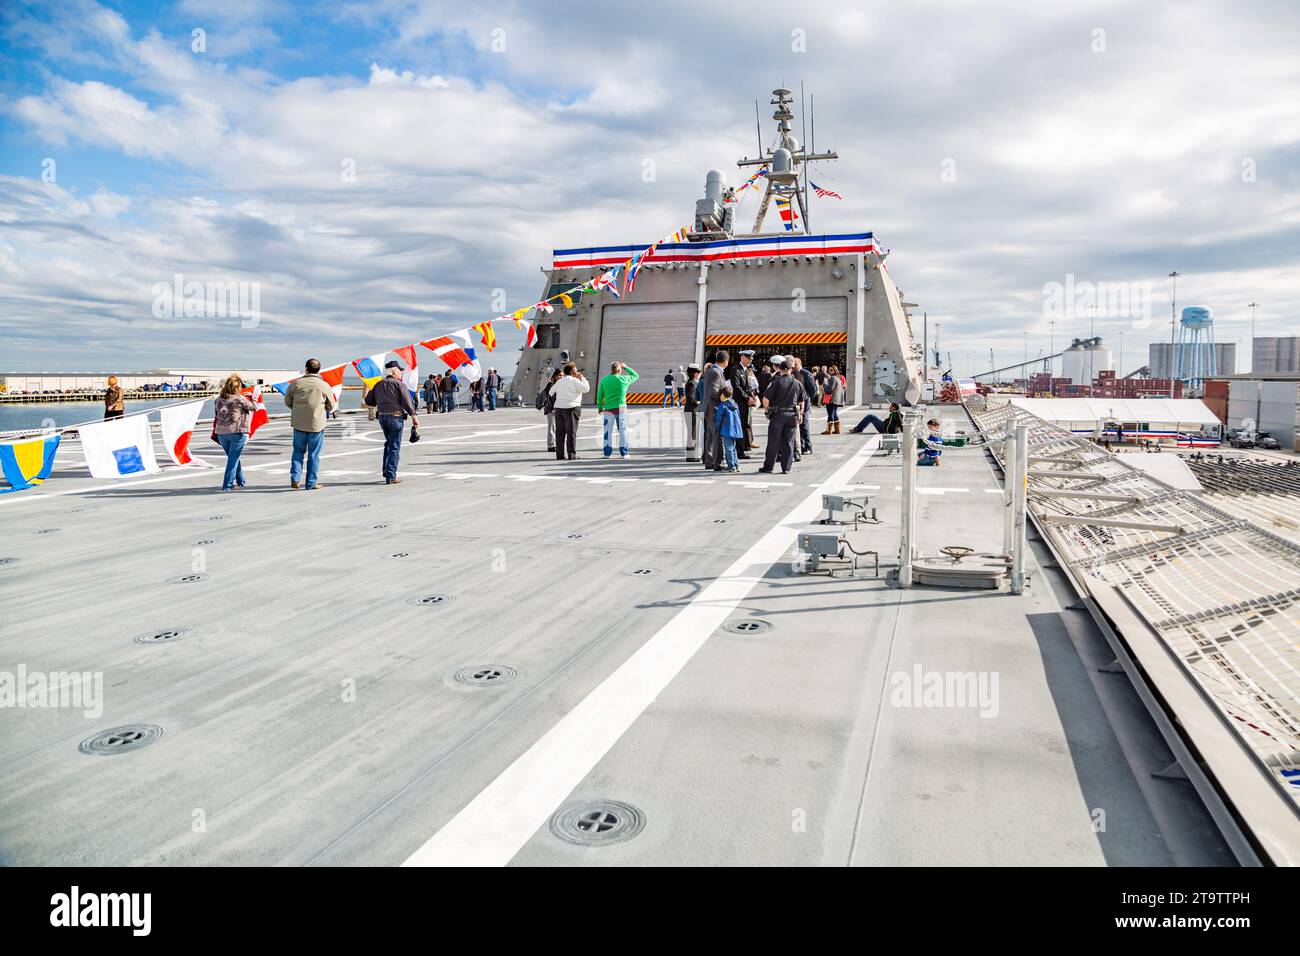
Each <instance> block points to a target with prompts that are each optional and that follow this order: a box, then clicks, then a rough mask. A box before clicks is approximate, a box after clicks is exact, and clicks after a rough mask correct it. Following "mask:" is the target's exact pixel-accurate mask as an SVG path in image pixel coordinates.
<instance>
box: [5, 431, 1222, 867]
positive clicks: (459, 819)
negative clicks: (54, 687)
mask: <svg viewBox="0 0 1300 956" xmlns="http://www.w3.org/2000/svg"><path fill="white" fill-rule="evenodd" d="M670 414H674V413H671V412H661V411H649V412H639V411H638V412H634V415H638V416H641V415H648V416H651V417H653V416H665V415H670ZM942 414H943V415H944V416H946V417H948V418H950V419H954V421H952V422H950V426H951V425H953V424H958V425H960V426H961V427H969V426H968V425H967V423H966V421H965V418H964V413H963V412H962V411H961V410H959V409H954V410H944V411H943V412H942ZM957 416H962V417H961V420H960V422H957V421H956V418H957ZM846 417H848V418H849V419H850V420H853V419H855V418H856V416H855V415H853V414H852V413H848V415H847V416H846ZM594 418H595V415H594V414H593V413H591V412H587V413H586V414H585V415H584V426H583V443H584V445H585V446H586V447H585V448H583V449H581V451H580V453H582V454H583V455H584V457H583V459H582V460H579V461H577V462H568V463H562V462H557V461H554V460H553V458H551V456H548V455H546V454H545V453H544V452H543V450H542V444H543V438H542V436H543V432H542V426H541V425H540V424H539V423H540V421H541V419H540V417H539V416H538V415H537V413H536V412H535V411H533V410H532V409H526V410H501V411H497V412H494V413H488V414H482V415H471V414H470V413H467V412H462V413H457V414H454V415H450V416H432V417H431V419H429V420H428V421H427V422H426V429H425V440H424V441H423V442H421V443H420V444H418V445H415V446H412V445H409V444H408V445H405V446H404V448H403V472H402V474H403V476H404V478H405V480H404V481H403V483H402V484H401V485H399V486H393V487H388V486H385V485H384V484H383V483H382V481H381V480H379V476H378V470H379V457H380V449H379V446H378V445H377V444H376V443H375V442H376V440H377V438H378V435H377V433H376V432H375V430H374V428H373V425H371V424H368V423H365V422H364V421H362V422H353V421H348V420H345V421H343V422H340V423H331V425H330V428H329V435H328V436H327V439H326V446H325V456H326V457H325V461H324V462H323V465H322V467H323V469H324V471H323V476H322V480H323V482H324V483H325V484H326V485H327V487H326V488H323V489H321V490H319V491H317V492H313V493H306V492H303V491H291V490H290V489H289V488H288V481H287V477H286V476H285V475H284V471H285V464H284V463H285V461H286V459H287V455H288V429H287V425H286V424H285V423H283V422H280V421H277V422H273V423H272V424H271V425H268V426H266V428H265V429H264V430H263V431H262V432H261V433H260V434H259V435H258V437H257V439H256V440H255V441H254V442H253V443H252V444H250V446H249V449H248V452H247V454H246V461H247V463H248V465H250V466H251V468H252V470H251V471H250V472H249V482H250V486H249V488H247V489H245V490H242V491H237V492H234V493H223V492H221V491H220V490H218V488H217V487H216V486H217V485H218V484H219V478H220V476H219V474H213V473H212V472H206V473H204V472H200V473H195V472H194V471H192V470H190V469H183V470H181V469H177V470H168V471H166V472H164V474H163V475H162V476H158V477H155V478H149V479H142V480H136V481H129V482H128V481H124V482H119V483H114V484H106V483H103V482H97V481H94V480H92V479H90V478H89V476H87V475H86V474H85V472H84V471H78V470H77V468H76V467H75V466H76V465H78V464H79V450H78V449H77V447H76V443H75V441H69V442H68V444H67V447H65V448H64V449H63V450H62V451H61V452H60V467H59V468H58V470H57V472H56V477H55V479H54V480H52V481H51V482H49V483H48V484H46V485H45V486H43V487H42V488H41V489H37V490H34V491H31V492H27V493H23V494H21V495H19V494H15V495H11V496H5V498H4V499H3V500H2V501H0V522H2V523H3V527H4V529H5V534H4V547H3V551H2V553H0V557H13V558H17V559H18V560H16V561H13V562H11V563H9V564H5V565H3V566H0V588H3V592H4V594H5V606H6V609H7V614H6V625H5V628H4V631H3V634H2V635H0V668H6V669H10V670H12V669H13V668H14V667H16V666H17V665H19V664H22V665H25V666H26V668H27V669H28V670H29V671H37V670H40V671H102V672H103V674H104V688H105V695H106V703H105V708H104V711H103V714H102V715H101V716H99V717H98V718H95V719H89V718H87V717H85V716H83V715H82V714H81V713H80V712H79V711H71V710H68V709H49V710H42V709H14V710H0V773H3V775H4V778H5V780H6V786H5V788H4V789H3V792H0V861H2V862H5V863H9V864H309V863H314V864H379V865H390V864H399V863H402V862H411V863H456V862H464V863H473V862H483V863H506V862H512V863H514V864H519V865H530V864H532V865H537V864H563V865H588V864H590V865H625V864H705V865H710V864H813V865H816V864H830V865H842V864H1037V865H1062V864H1067V865H1070V864H1073V865H1105V864H1110V865H1129V864H1155V865H1161V864H1171V863H1211V864H1213V863H1223V864H1226V863H1229V862H1230V861H1231V857H1230V855H1229V854H1228V853H1227V851H1226V849H1225V848H1224V846H1223V845H1222V843H1221V841H1220V840H1219V838H1218V836H1217V834H1216V833H1215V832H1214V830H1213V827H1212V826H1211V824H1210V822H1209V820H1208V817H1207V816H1206V814H1205V813H1204V811H1203V809H1202V808H1201V807H1200V805H1199V803H1197V802H1196V800H1195V797H1194V796H1193V795H1192V793H1191V791H1190V789H1189V788H1187V787H1186V785H1185V784H1182V783H1179V782H1175V781H1167V780H1158V779H1155V778H1153V777H1152V776H1151V775H1150V771H1151V770H1152V769H1158V768H1159V767H1161V766H1164V764H1167V763H1168V762H1169V760H1170V758H1169V757H1168V755H1167V753H1165V752H1164V751H1163V745H1162V744H1161V742H1160V738H1159V736H1158V734H1157V733H1156V731H1155V729H1154V728H1153V727H1152V726H1151V725H1150V721H1149V719H1148V718H1147V716H1146V714H1145V711H1144V710H1143V708H1142V706H1141V704H1140V703H1139V702H1138V701H1137V699H1136V696H1135V695H1134V694H1133V692H1132V689H1131V687H1129V686H1128V684H1127V679H1126V678H1124V677H1123V676H1122V675H1118V676H1117V675H1112V674H1100V673H1098V671H1097V668H1098V667H1099V666H1100V665H1102V664H1105V663H1106V662H1107V661H1108V660H1109V656H1108V655H1106V654H1105V646H1104V641H1102V639H1101V637H1100V636H1099V635H1098V634H1097V633H1096V632H1095V631H1093V630H1092V629H1091V624H1090V623H1089V621H1088V619H1087V616H1086V615H1082V614H1077V613H1072V612H1069V611H1063V610H1062V607H1063V603H1065V602H1067V601H1068V600H1069V598H1068V597H1066V596H1064V595H1063V594H1059V595H1058V593H1057V591H1056V590H1055V588H1054V582H1053V581H1052V580H1050V579H1049V578H1048V577H1047V576H1046V574H1045V573H1044V572H1039V571H1038V569H1037V568H1036V567H1035V568H1034V569H1033V570H1034V572H1035V573H1034V576H1033V578H1032V583H1031V586H1030V587H1029V588H1028V589H1027V590H1026V592H1025V594H1023V595H1020V596H1012V595H1009V594H994V593H982V592H958V591H941V590H927V589H922V588H917V589H915V590H910V591H903V590H899V589H897V588H894V587H892V586H891V585H890V584H889V583H888V582H887V581H886V580H885V579H884V573H883V571H882V578H881V579H879V580H873V579H870V578H868V579H865V580H863V579H857V580H850V579H845V578H826V577H814V576H808V575H803V574H799V573H797V572H796V571H795V570H794V569H793V568H792V567H791V560H792V557H793V553H792V550H791V545H792V544H793V540H794V535H795V532H796V531H797V530H798V529H802V528H804V527H806V526H807V524H808V523H809V522H810V521H811V520H812V519H815V518H816V517H818V516H819V513H820V493H821V490H823V489H826V490H838V489H841V488H843V487H845V486H850V485H852V486H862V487H864V488H865V490H867V491H868V492H869V493H870V492H873V491H875V490H877V489H878V491H879V494H880V497H879V499H878V502H877V504H878V507H879V513H880V516H881V518H882V522H883V523H882V524H880V525H878V526H875V527H871V528H865V527H864V528H863V529H862V531H860V532H859V534H858V535H857V538H856V540H858V541H859V542H861V543H862V544H861V545H860V546H862V545H866V546H869V547H878V548H879V549H880V550H881V551H882V561H883V562H884V563H886V564H892V563H893V561H894V558H895V556H896V550H897V541H898V534H897V523H898V497H899V496H898V493H897V492H896V490H895V488H896V487H897V485H898V483H899V480H900V467H899V462H900V458H899V456H898V455H897V454H895V455H892V456H884V455H882V454H880V453H879V452H878V451H873V448H874V446H875V444H876V441H875V440H874V439H871V438H867V437H862V436H852V435H844V436H842V437H815V439H814V443H815V446H816V452H817V453H816V455H815V456H814V457H811V458H805V459H804V461H803V463H802V464H801V465H799V466H796V471H795V473H794V474H793V475H791V476H789V477H788V478H786V477H783V476H781V475H779V474H777V475H757V474H754V473H753V472H754V471H755V469H756V467H757V464H758V463H757V462H752V461H751V462H745V463H742V464H743V465H744V466H745V469H744V471H745V473H742V474H741V475H739V476H728V475H706V474H705V473H704V472H703V471H702V470H701V469H700V468H699V466H698V465H688V464H686V463H685V462H683V461H682V460H681V459H682V454H681V453H680V452H678V451H666V450H665V451H639V450H637V451H635V452H634V458H633V460H631V461H628V462H619V461H613V462H604V461H601V460H600V459H599V452H598V451H594V450H593V447H592V446H593V444H594V442H593V438H592V436H593V435H598V431H597V427H598V426H597V425H596V423H595V422H594V421H593V419H594ZM816 418H817V419H818V420H819V421H820V419H821V416H820V415H817V416H816ZM358 425H359V426H360V427H359V429H358V431H359V436H358V437H357V438H354V439H352V440H349V441H343V440H341V434H340V433H341V432H342V430H343V429H345V428H350V427H354V426H358ZM972 430H973V429H972ZM760 440H761V439H760ZM203 444H206V442H204V443H203ZM212 448H213V449H214V451H215V446H212ZM199 453H200V454H202V455H205V456H206V457H208V458H209V459H211V460H214V461H215V460H216V459H217V457H218V456H217V455H216V454H214V453H210V452H207V451H202V450H201V451H200V452H199ZM920 481H921V497H920V502H921V506H922V512H921V516H920V523H919V528H920V541H919V545H920V548H921V549H922V550H923V551H931V552H932V551H934V550H936V549H937V548H939V547H940V546H943V545H948V544H961V545H969V546H973V547H975V548H977V549H980V550H997V549H999V548H1000V543H1001V525H1000V521H1001V497H1000V496H999V495H998V494H996V493H991V492H995V491H996V489H997V488H998V479H997V477H996V475H995V472H994V470H993V469H992V467H991V466H990V463H989V461H988V458H987V456H986V455H985V453H984V452H983V451H982V450H980V449H979V448H969V449H953V450H951V451H949V452H948V453H947V454H946V455H945V457H944V463H943V467H941V468H938V469H922V470H921V472H920ZM718 519H725V520H724V521H723V522H722V523H717V521H718ZM49 529H57V530H49ZM41 532H46V533H41ZM577 535H581V537H575V536H577ZM200 541H210V542H211V543H210V544H202V545H200V544H198V543H197V542H200ZM397 553H403V554H405V555H406V557H402V558H392V557H389V556H390V555H394V554H397ZM196 558H201V559H202V561H203V562H204V564H203V567H202V573H204V574H206V575H207V576H208V577H207V579H206V580H203V581H200V582H196V583H168V579H171V578H176V577H179V576H185V575H189V574H191V572H192V571H194V570H195V565H194V562H195V561H196ZM638 569H640V570H650V571H653V572H654V573H650V574H633V573H630V572H634V571H637V570H638ZM432 594H443V595H451V596H454V600H452V601H444V602H441V603H438V604H434V605H415V604H412V603H410V602H411V599H413V598H420V597H425V596H428V595H432ZM749 618H758V619H761V620H763V621H767V622H770V623H771V624H772V625H773V627H772V629H771V630H769V631H766V632H762V633H753V634H735V633H731V632H729V631H727V630H724V629H723V628H722V625H724V624H726V623H728V622H734V621H739V620H744V619H749ZM163 628H192V629H193V632H192V633H191V634H189V635H187V636H185V637H183V638H181V639H180V640H176V641H172V642H167V643H160V644H152V645H142V644H140V643H136V642H135V641H134V640H133V639H134V638H135V637H137V636H138V635H142V634H147V633H152V632H155V631H157V630H159V629H163ZM487 664H495V665H508V666H509V667H512V668H516V669H517V671H518V676H517V677H515V678H514V679H513V680H510V681H508V682H504V683H499V684H495V685H491V684H490V685H488V686H474V685H470V684H465V683H461V682H458V681H457V680H455V679H454V677H453V675H454V674H455V673H456V672H457V671H459V670H461V669H462V668H466V667H472V666H475V665H487ZM918 667H919V668H921V669H922V671H924V672H927V673H928V672H984V673H995V674H996V675H997V677H998V687H999V695H998V702H997V708H996V710H997V712H996V715H995V716H986V717H985V716H981V715H980V712H979V710H978V708H974V707H964V708H961V707H945V708H905V707H900V706H895V704H894V702H892V701H891V690H892V687H893V681H892V678H894V677H895V675H900V674H903V675H909V676H910V675H912V674H913V672H914V668H918ZM353 688H354V689H355V702H349V701H347V700H345V699H344V698H345V696H346V695H347V693H348V692H349V690H350V689H353ZM127 723H152V724H158V725H160V726H162V727H163V728H164V731H165V733H164V735H163V737H162V738H161V739H160V740H158V741H157V742H155V743H153V744H152V745H150V746H148V747H145V748H143V749H140V750H138V751H135V752H132V753H127V754H122V755H120V756H114V757H98V756H91V755H87V754H83V753H81V752H79V750H78V744H79V743H80V742H81V741H82V740H83V739H84V738H86V737H88V736H90V735H91V734H92V733H95V732H98V731H100V730H103V729H106V728H110V727H114V726H117V725H121V724H127ZM588 799H614V800H620V801H625V802H627V803H629V804H632V805H633V806H635V807H637V808H639V809H640V810H641V811H642V812H643V813H644V818H645V825H644V829H643V830H642V831H641V832H640V833H639V834H638V835H636V836H635V837H634V838H632V839H628V840H626V841H623V842H619V843H613V844H610V845H607V846H600V847H586V846H579V845H575V844H572V843H570V842H566V841H564V840H562V839H560V838H558V837H557V836H556V835H554V834H553V833H552V832H551V829H550V827H549V826H548V820H550V818H551V817H552V815H553V814H554V813H555V812H556V811H557V810H559V809H560V808H561V807H563V806H568V805H570V804H573V803H575V802H579V801H583V800H588ZM198 811H201V815H200V814H199V813H198ZM1098 811H1101V815H1102V817H1104V821H1105V823H1104V830H1100V831H1099V830H1098V828H1097V827H1096V825H1095V821H1096V820H1097V819H1099V815H1098ZM200 817H201V819H202V820H203V823H204V827H202V828H198V829H199V832H196V825H195V822H194V821H195V820H196V819H199V818H200Z"/></svg>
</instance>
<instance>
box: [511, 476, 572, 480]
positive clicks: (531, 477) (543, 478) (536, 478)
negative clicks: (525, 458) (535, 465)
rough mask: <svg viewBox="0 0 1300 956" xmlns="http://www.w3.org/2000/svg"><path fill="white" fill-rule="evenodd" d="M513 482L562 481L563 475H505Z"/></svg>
mask: <svg viewBox="0 0 1300 956" xmlns="http://www.w3.org/2000/svg"><path fill="white" fill-rule="evenodd" d="M506 477H507V478H510V479H513V480H514V481H563V480H564V476H563V475H506Z"/></svg>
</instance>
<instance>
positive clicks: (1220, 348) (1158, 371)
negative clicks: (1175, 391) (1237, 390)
mask: <svg viewBox="0 0 1300 956" xmlns="http://www.w3.org/2000/svg"><path fill="white" fill-rule="evenodd" d="M1256 341H1258V339H1257V340H1256ZM1179 348H1187V349H1193V350H1194V351H1195V352H1196V353H1197V355H1196V356H1195V358H1196V359H1197V360H1198V361H1197V364H1199V366H1200V367H1201V368H1206V367H1208V363H1209V359H1210V353H1211V351H1213V354H1214V373H1213V375H1210V376H1206V377H1208V378H1217V377H1221V376H1224V375H1232V374H1234V373H1235V372H1236V371H1237V343H1235V342H1215V343H1213V345H1211V344H1210V343H1208V342H1202V343H1199V344H1197V345H1194V346H1189V345H1185V344H1183V343H1178V344H1173V343H1170V342H1152V343H1151V344H1150V345H1149V346H1147V366H1148V367H1149V368H1150V369H1151V377H1152V378H1172V377H1173V376H1174V375H1175V374H1176V373H1177V370H1178V350H1179ZM1167 391H1168V389H1166V392H1167Z"/></svg>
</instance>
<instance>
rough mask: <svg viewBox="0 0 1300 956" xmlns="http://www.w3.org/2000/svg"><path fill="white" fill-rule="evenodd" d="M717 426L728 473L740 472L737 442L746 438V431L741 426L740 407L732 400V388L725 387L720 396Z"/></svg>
mask: <svg viewBox="0 0 1300 956" xmlns="http://www.w3.org/2000/svg"><path fill="white" fill-rule="evenodd" d="M718 398H719V401H718V409H717V413H716V414H717V416H718V419H717V424H718V434H719V435H721V436H722V456H723V458H725V459H726V462H727V471H740V461H739V459H737V458H736V441H737V440H738V439H740V438H743V437H745V429H744V427H743V426H742V425H741V424H740V406H739V405H737V404H736V403H735V401H733V400H732V397H731V386H730V385H725V386H723V389H722V392H721V394H719V395H718Z"/></svg>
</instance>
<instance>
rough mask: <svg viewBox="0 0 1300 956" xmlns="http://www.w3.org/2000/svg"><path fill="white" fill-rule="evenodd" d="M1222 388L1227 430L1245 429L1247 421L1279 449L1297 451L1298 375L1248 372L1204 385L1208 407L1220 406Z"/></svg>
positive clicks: (1299, 423)
mask: <svg viewBox="0 0 1300 956" xmlns="http://www.w3.org/2000/svg"><path fill="white" fill-rule="evenodd" d="M1256 341H1257V342H1258V341H1259V340H1258V339H1256ZM1225 386H1226V390H1227V395H1226V402H1227V415H1226V420H1225V421H1226V424H1227V425H1228V426H1229V427H1230V428H1243V427H1246V426H1245V425H1244V424H1243V423H1245V422H1246V421H1247V420H1249V421H1252V422H1254V423H1255V430H1256V431H1257V432H1267V433H1268V434H1270V435H1272V436H1273V437H1274V438H1276V439H1277V442H1278V444H1279V445H1281V446H1282V447H1283V448H1288V449H1292V450H1295V451H1300V372H1274V373H1266V372H1261V373H1259V374H1256V373H1254V372H1248V373H1244V374H1241V375H1227V376H1223V377H1221V378H1218V379H1213V380H1210V381H1207V382H1206V383H1205V387H1206V394H1207V395H1211V394H1213V395H1214V396H1215V398H1214V399H1213V400H1212V401H1211V402H1210V403H1209V405H1210V407H1212V408H1214V407H1215V406H1216V405H1221V404H1222V402H1223V401H1224V396H1223V390H1224V387H1225ZM1215 410H1216V411H1218V409H1217V408H1216V409H1215Z"/></svg>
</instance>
